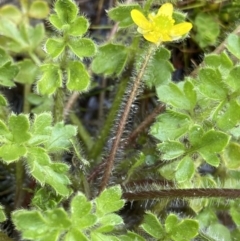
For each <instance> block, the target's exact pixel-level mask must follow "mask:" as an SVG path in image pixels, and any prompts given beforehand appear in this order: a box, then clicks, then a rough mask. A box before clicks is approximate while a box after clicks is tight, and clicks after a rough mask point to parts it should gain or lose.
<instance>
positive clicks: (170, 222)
mask: <svg viewBox="0 0 240 241" xmlns="http://www.w3.org/2000/svg"><path fill="white" fill-rule="evenodd" d="M177 224H178V218H177V216H176V215H175V214H172V213H170V214H169V215H168V216H167V218H166V220H165V229H166V232H167V233H170V232H171V231H172V230H173V229H174V228H175V227H176V226H177Z"/></svg>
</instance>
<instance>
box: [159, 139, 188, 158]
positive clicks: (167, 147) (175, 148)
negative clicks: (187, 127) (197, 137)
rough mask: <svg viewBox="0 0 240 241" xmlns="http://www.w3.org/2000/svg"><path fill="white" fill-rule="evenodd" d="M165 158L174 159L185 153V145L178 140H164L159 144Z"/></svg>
mask: <svg viewBox="0 0 240 241" xmlns="http://www.w3.org/2000/svg"><path fill="white" fill-rule="evenodd" d="M158 149H159V151H160V152H161V153H162V159H163V160H172V159H175V158H177V157H179V156H181V155H183V154H184V153H185V147H184V145H183V144H182V143H180V142H178V141H164V142H163V143H161V144H159V145H158Z"/></svg>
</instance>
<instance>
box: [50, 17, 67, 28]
mask: <svg viewBox="0 0 240 241" xmlns="http://www.w3.org/2000/svg"><path fill="white" fill-rule="evenodd" d="M49 22H50V23H51V24H52V25H53V26H54V27H55V28H57V29H58V30H61V29H62V27H63V25H64V23H63V22H62V20H61V19H60V18H59V17H58V15H57V14H51V15H50V17H49Z"/></svg>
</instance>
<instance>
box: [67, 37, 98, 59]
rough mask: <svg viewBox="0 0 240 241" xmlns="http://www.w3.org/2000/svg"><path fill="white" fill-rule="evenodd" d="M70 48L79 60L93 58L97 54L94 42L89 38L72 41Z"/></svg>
mask: <svg viewBox="0 0 240 241" xmlns="http://www.w3.org/2000/svg"><path fill="white" fill-rule="evenodd" d="M68 46H69V48H70V49H71V50H72V51H73V53H74V54H76V55H77V56H78V57H79V58H81V57H91V56H93V55H94V54H95V53H96V46H95V44H94V42H93V41H92V40H91V39H88V38H82V39H70V40H69V42H68Z"/></svg>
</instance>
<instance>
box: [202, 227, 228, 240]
mask: <svg viewBox="0 0 240 241" xmlns="http://www.w3.org/2000/svg"><path fill="white" fill-rule="evenodd" d="M206 233H207V235H209V236H210V238H214V239H215V240H219V239H220V240H224V241H232V238H231V233H230V231H229V229H228V228H227V227H225V226H224V225H222V224H220V223H212V224H210V225H209V226H208V229H207V232H206Z"/></svg>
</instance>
